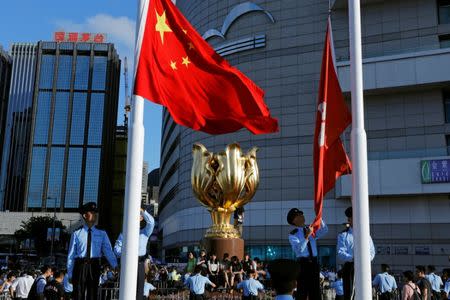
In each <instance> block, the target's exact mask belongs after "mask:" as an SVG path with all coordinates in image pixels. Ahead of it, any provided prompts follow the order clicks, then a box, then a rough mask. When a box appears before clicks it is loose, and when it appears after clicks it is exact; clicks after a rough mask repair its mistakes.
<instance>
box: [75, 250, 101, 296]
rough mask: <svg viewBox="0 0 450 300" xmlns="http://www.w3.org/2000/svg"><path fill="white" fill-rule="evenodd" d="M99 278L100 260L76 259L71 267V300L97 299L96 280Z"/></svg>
mask: <svg viewBox="0 0 450 300" xmlns="http://www.w3.org/2000/svg"><path fill="white" fill-rule="evenodd" d="M99 278H100V259H99V258H93V259H82V258H77V259H76V260H75V265H74V267H73V276H72V284H73V293H72V296H73V299H74V300H95V299H97V290H98V280H99Z"/></svg>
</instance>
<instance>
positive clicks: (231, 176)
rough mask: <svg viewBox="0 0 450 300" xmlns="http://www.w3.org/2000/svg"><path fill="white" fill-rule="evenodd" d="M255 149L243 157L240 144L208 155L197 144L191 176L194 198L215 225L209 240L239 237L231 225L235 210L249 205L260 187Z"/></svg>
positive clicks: (207, 234)
mask: <svg viewBox="0 0 450 300" xmlns="http://www.w3.org/2000/svg"><path fill="white" fill-rule="evenodd" d="M256 151H258V148H256V147H254V148H253V149H251V150H250V151H249V152H248V153H247V154H246V155H242V152H241V147H240V146H239V144H237V143H233V144H230V145H228V146H227V147H226V149H225V152H219V153H216V154H214V153H212V152H209V151H208V150H207V149H206V147H205V146H203V145H202V144H197V143H196V144H194V146H193V149H192V152H193V157H194V161H193V165H192V173H191V182H192V189H193V191H194V194H195V196H196V197H197V199H198V200H199V201H200V203H201V204H202V205H203V206H206V207H207V208H208V210H209V212H210V214H211V218H212V222H213V225H212V226H211V227H210V228H209V229H208V230H207V232H206V234H205V237H206V238H240V234H239V231H238V230H236V229H235V228H234V226H233V225H231V224H230V217H231V214H232V213H233V212H234V211H235V210H236V208H238V207H241V206H243V205H245V204H247V203H248V202H249V201H250V200H251V199H252V198H253V196H254V195H255V192H256V189H257V188H258V184H259V170H258V164H257V163H256Z"/></svg>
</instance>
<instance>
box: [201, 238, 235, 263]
mask: <svg viewBox="0 0 450 300" xmlns="http://www.w3.org/2000/svg"><path fill="white" fill-rule="evenodd" d="M202 243H203V245H204V247H205V249H206V251H207V252H208V254H210V253H215V254H216V255H217V258H218V259H222V258H223V254H224V253H228V254H229V255H230V258H231V257H232V256H234V255H236V256H237V257H238V258H239V260H241V259H243V258H244V240H243V239H239V238H228V239H224V238H204V239H203V240H202Z"/></svg>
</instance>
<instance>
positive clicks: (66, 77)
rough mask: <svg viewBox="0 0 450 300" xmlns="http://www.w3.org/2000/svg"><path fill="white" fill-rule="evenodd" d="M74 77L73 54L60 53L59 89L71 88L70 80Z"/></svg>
mask: <svg viewBox="0 0 450 300" xmlns="http://www.w3.org/2000/svg"><path fill="white" fill-rule="evenodd" d="M71 79H72V56H71V55H60V56H59V62H58V80H57V82H56V88H57V89H65V90H68V89H70V81H71Z"/></svg>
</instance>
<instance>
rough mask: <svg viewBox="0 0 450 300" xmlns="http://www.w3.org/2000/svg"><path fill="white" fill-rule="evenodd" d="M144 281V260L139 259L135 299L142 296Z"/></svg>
mask: <svg viewBox="0 0 450 300" xmlns="http://www.w3.org/2000/svg"><path fill="white" fill-rule="evenodd" d="M144 283H145V260H141V259H139V263H138V273H137V287H136V299H141V298H142V297H143V296H144Z"/></svg>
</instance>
